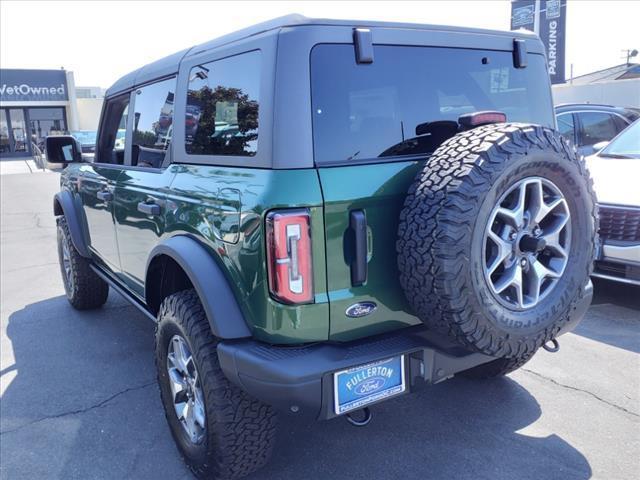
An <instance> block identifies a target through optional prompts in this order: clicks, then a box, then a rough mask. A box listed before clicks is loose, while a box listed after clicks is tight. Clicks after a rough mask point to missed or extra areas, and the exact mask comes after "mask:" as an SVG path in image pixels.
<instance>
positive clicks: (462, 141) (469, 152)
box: [396, 123, 598, 369]
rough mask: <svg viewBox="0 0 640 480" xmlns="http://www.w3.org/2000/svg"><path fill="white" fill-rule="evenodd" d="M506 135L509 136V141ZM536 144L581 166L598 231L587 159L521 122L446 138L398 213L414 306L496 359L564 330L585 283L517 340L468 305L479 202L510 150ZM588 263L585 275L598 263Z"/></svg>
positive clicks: (524, 351) (402, 261)
mask: <svg viewBox="0 0 640 480" xmlns="http://www.w3.org/2000/svg"><path fill="white" fill-rule="evenodd" d="M506 139H509V140H511V141H510V142H504V140H506ZM532 149H553V150H554V151H555V152H558V153H561V154H562V156H563V158H564V159H566V160H567V161H570V162H574V163H575V164H576V165H577V167H578V171H579V174H580V175H581V176H582V178H583V180H584V182H585V184H586V188H587V192H588V195H590V197H591V200H592V201H591V202H589V203H590V204H591V205H592V207H591V211H590V212H589V215H590V216H591V217H592V219H593V228H594V229H595V230H594V231H597V228H598V215H597V209H596V197H595V193H594V190H593V181H592V180H591V178H590V176H589V173H588V171H587V167H586V164H585V162H584V159H583V158H581V157H579V156H578V155H577V154H576V153H575V152H574V151H573V149H572V148H571V147H570V146H569V144H568V143H567V142H566V141H565V140H564V139H563V138H562V137H561V136H560V135H559V134H558V133H557V132H555V131H554V130H552V129H549V128H546V127H541V126H537V125H529V124H518V123H508V124H492V125H486V126H482V127H478V128H475V129H473V130H470V131H467V132H463V133H459V134H457V135H455V136H454V137H452V138H450V139H449V140H447V141H445V142H444V143H443V144H442V145H441V146H440V147H439V148H438V149H437V150H436V151H435V152H434V154H433V155H432V156H431V157H430V158H429V160H427V163H426V165H425V166H424V168H423V169H422V170H421V171H420V172H419V173H418V175H417V176H416V178H415V180H414V183H413V184H412V186H411V187H410V189H409V193H408V195H407V197H406V199H405V203H404V208H403V210H402V212H401V215H400V222H399V228H398V241H397V243H396V249H397V253H398V268H399V272H400V283H401V285H402V287H403V289H404V292H405V294H406V297H407V299H408V301H409V303H410V304H411V306H412V307H413V310H414V312H415V313H416V314H417V315H418V316H419V317H420V318H421V319H422V321H423V322H424V323H425V324H426V325H427V326H429V327H431V328H434V329H436V330H439V331H441V332H444V333H447V334H449V335H450V336H452V337H454V338H455V339H457V340H458V341H459V343H461V344H462V345H463V346H465V347H468V348H470V349H472V350H475V351H480V352H482V353H485V354H487V355H491V356H496V357H507V358H514V357H517V358H526V357H528V356H530V355H532V354H533V353H534V352H535V351H536V350H537V349H538V348H539V347H540V346H542V345H543V344H544V343H546V342H548V341H549V340H551V339H552V338H554V337H555V336H556V335H557V334H558V333H559V332H560V330H561V329H562V327H563V325H565V324H566V323H567V322H568V321H569V319H570V314H571V312H572V311H573V310H574V309H576V308H577V306H578V304H579V302H580V299H581V298H582V296H583V295H584V292H583V289H582V286H583V285H578V286H576V291H575V292H574V294H573V295H572V296H571V301H570V302H568V304H567V306H566V307H565V309H564V311H562V312H560V313H558V315H557V317H558V320H557V321H555V322H554V323H552V324H551V325H550V326H549V327H548V328H545V329H544V330H543V331H541V332H539V333H538V334H537V335H531V336H529V338H528V339H527V340H526V341H523V342H519V343H517V345H516V344H514V342H507V341H504V339H503V338H500V336H499V335H496V332H495V331H494V330H492V329H491V328H490V327H487V325H486V322H485V323H482V322H480V323H479V321H478V312H474V311H473V310H472V308H471V306H470V305H469V303H470V302H469V295H470V294H471V292H470V288H469V285H468V284H467V283H466V282H465V277H466V276H467V275H466V274H467V272H468V269H469V263H470V259H469V258H468V257H467V253H466V250H465V249H467V250H468V248H467V247H466V246H467V245H469V243H470V239H469V237H470V236H471V232H472V231H473V225H474V222H475V220H476V214H477V205H478V204H479V202H481V201H482V195H483V194H484V192H486V191H488V189H489V187H490V185H492V184H493V182H495V181H496V179H497V178H498V177H499V175H500V173H501V171H502V168H501V167H502V166H503V164H504V163H505V162H507V161H508V158H509V155H510V154H513V153H521V154H525V153H526V152H527V151H531V150H532ZM479 197H480V198H479ZM596 241H597V240H596V235H594V236H593V240H592V241H591V243H590V247H589V248H590V249H591V251H590V252H588V258H593V257H594V252H595V248H596ZM585 263H588V264H586V265H585V275H584V278H585V281H586V279H588V278H589V275H590V274H591V270H592V263H593V262H585ZM483 301H484V302H485V304H487V302H491V301H494V300H491V299H484V300H483ZM507 368H511V367H509V366H505V367H504V369H507ZM516 368H517V367H516Z"/></svg>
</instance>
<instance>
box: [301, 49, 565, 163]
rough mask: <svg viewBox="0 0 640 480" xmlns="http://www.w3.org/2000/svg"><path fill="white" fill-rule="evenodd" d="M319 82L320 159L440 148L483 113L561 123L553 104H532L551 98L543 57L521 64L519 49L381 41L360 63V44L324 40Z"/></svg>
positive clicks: (316, 125) (315, 81)
mask: <svg viewBox="0 0 640 480" xmlns="http://www.w3.org/2000/svg"><path fill="white" fill-rule="evenodd" d="M311 84H312V102H313V137H314V154H315V160H316V162H318V163H327V162H349V161H351V160H364V159H371V158H378V157H391V156H403V155H422V154H426V153H429V152H433V151H434V150H435V148H437V147H438V146H439V145H440V144H441V143H442V142H443V141H444V140H445V139H447V138H449V137H451V136H452V135H453V134H454V133H455V129H456V128H457V124H456V123H455V122H456V121H457V119H458V117H459V116H460V115H463V114H466V113H471V112H476V111H481V110H499V111H501V112H504V113H506V115H507V119H508V121H510V122H519V121H525V122H533V123H539V124H542V125H547V126H551V127H553V112H552V109H551V103H550V102H532V101H531V98H542V99H547V98H549V84H548V79H547V75H546V70H545V65H544V58H543V57H542V56H540V55H529V66H528V67H527V68H526V69H515V68H514V67H513V56H512V53H511V52H498V51H482V50H464V49H455V48H434V47H409V46H407V47H404V46H386V45H376V46H375V59H374V62H373V63H371V64H367V65H358V64H357V63H356V62H355V56H354V51H353V45H329V44H327V45H318V46H316V47H315V48H314V49H313V51H312V53H311ZM439 121H445V122H440V123H434V122H439Z"/></svg>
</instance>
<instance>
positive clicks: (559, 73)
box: [511, 0, 567, 83]
mask: <svg viewBox="0 0 640 480" xmlns="http://www.w3.org/2000/svg"><path fill="white" fill-rule="evenodd" d="M566 25H567V0H512V2H511V30H517V29H519V28H526V29H527V30H531V31H532V32H535V33H537V34H538V35H539V36H540V39H541V40H542V43H544V48H545V51H546V54H547V67H548V69H549V77H550V78H551V83H564V81H565V77H564V63H565V34H566Z"/></svg>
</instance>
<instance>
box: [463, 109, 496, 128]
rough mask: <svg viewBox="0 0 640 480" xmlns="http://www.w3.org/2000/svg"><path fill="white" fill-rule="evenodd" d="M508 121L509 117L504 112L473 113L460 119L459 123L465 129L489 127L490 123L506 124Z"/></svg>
mask: <svg viewBox="0 0 640 480" xmlns="http://www.w3.org/2000/svg"><path fill="white" fill-rule="evenodd" d="M506 121H507V115H506V114H505V113H503V112H491V111H486V112H473V113H467V114H465V115H460V117H458V123H459V124H460V125H461V126H462V127H463V128H467V129H468V128H474V127H479V126H480V125H488V124H490V123H504V122H506Z"/></svg>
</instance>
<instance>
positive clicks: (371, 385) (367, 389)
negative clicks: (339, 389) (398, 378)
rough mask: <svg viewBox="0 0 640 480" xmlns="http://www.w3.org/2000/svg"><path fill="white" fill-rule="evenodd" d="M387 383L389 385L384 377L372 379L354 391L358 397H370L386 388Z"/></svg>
mask: <svg viewBox="0 0 640 480" xmlns="http://www.w3.org/2000/svg"><path fill="white" fill-rule="evenodd" d="M385 383H387V381H386V380H385V379H384V378H383V377H372V378H369V379H367V380H365V381H364V382H362V383H361V384H360V385H358V386H356V388H355V390H354V391H355V392H356V395H360V396H362V395H370V394H372V393H375V392H377V391H378V390H380V389H381V388H382V387H384V384H385Z"/></svg>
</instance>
